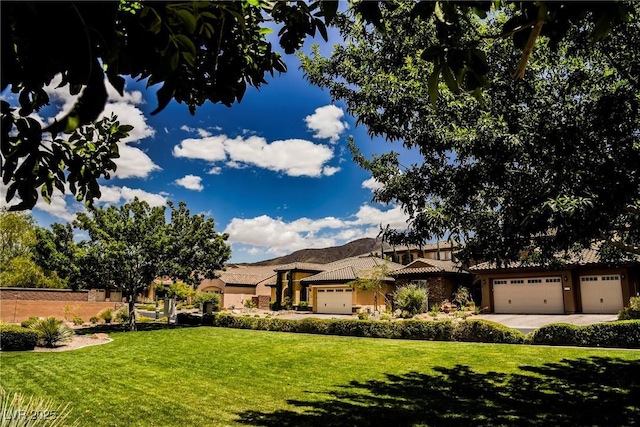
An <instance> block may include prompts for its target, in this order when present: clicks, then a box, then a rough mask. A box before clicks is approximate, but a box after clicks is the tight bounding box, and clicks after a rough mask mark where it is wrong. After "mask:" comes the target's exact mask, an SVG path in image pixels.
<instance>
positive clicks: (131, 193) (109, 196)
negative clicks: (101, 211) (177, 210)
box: [98, 185, 167, 206]
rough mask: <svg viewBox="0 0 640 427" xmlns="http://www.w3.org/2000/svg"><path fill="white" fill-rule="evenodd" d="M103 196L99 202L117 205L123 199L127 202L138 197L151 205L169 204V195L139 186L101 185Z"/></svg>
mask: <svg viewBox="0 0 640 427" xmlns="http://www.w3.org/2000/svg"><path fill="white" fill-rule="evenodd" d="M100 190H101V192H102V197H100V200H99V201H98V202H99V203H104V204H109V205H117V204H119V203H120V202H121V201H124V202H125V203H128V202H131V201H133V199H135V198H136V197H137V198H138V199H140V200H144V201H146V202H147V203H149V205H151V206H165V205H166V204H167V197H165V195H166V193H165V195H163V194H156V193H149V192H147V191H144V190H141V189H139V188H129V187H126V186H125V187H118V186H113V185H112V186H106V185H103V186H101V187H100Z"/></svg>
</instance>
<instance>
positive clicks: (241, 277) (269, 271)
mask: <svg viewBox="0 0 640 427" xmlns="http://www.w3.org/2000/svg"><path fill="white" fill-rule="evenodd" d="M217 274H218V279H220V280H221V281H223V282H224V283H225V284H227V285H257V284H258V283H260V282H262V281H264V280H267V279H269V278H270V277H273V276H275V275H276V272H275V271H273V267H250V266H247V267H234V268H230V269H229V270H225V271H218V272H217Z"/></svg>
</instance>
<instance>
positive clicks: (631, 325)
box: [579, 320, 640, 348]
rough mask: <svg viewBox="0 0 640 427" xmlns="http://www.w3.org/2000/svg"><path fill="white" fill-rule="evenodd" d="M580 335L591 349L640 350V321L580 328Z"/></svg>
mask: <svg viewBox="0 0 640 427" xmlns="http://www.w3.org/2000/svg"><path fill="white" fill-rule="evenodd" d="M579 335H580V338H581V342H582V343H584V344H583V345H587V346H589V347H621V348H640V320H625V321H620V322H607V323H596V324H593V325H587V326H583V327H581V328H580V332H579Z"/></svg>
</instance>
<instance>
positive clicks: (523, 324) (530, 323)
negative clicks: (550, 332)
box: [473, 314, 618, 334]
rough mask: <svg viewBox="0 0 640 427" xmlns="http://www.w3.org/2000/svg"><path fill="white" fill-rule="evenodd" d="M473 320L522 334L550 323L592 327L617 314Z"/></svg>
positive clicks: (499, 316) (493, 316)
mask: <svg viewBox="0 0 640 427" xmlns="http://www.w3.org/2000/svg"><path fill="white" fill-rule="evenodd" d="M473 318H474V319H486V320H490V321H492V322H497V323H502V324H503V325H506V326H508V327H510V328H514V329H517V330H519V331H521V332H523V333H525V334H526V333H529V332H532V331H534V330H536V329H538V328H539V327H541V326H544V325H549V324H551V323H570V324H572V325H578V326H583V325H592V324H594V323H602V322H612V321H614V320H616V319H617V318H618V315H617V314H479V315H477V316H473Z"/></svg>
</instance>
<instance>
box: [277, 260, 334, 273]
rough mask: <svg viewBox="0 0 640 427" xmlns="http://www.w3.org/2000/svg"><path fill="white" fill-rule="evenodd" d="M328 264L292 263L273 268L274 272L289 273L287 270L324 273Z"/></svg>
mask: <svg viewBox="0 0 640 427" xmlns="http://www.w3.org/2000/svg"><path fill="white" fill-rule="evenodd" d="M325 265H326V264H316V263H313V262H292V263H290V264H284V265H279V266H275V267H272V269H273V270H274V271H287V270H307V271H324V270H325Z"/></svg>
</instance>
